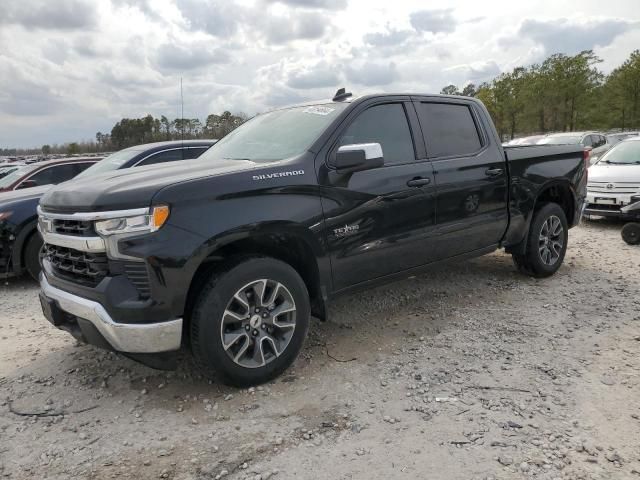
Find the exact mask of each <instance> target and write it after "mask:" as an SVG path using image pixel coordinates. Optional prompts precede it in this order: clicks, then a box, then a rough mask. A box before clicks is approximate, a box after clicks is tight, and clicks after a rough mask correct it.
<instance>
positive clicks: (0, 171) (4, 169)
mask: <svg viewBox="0 0 640 480" xmlns="http://www.w3.org/2000/svg"><path fill="white" fill-rule="evenodd" d="M21 166H22V164H19V163H16V164H13V163H3V164H0V178H4V177H6V176H7V175H9V174H10V173H11V172H13V171H14V170H16V169H17V168H18V167H21Z"/></svg>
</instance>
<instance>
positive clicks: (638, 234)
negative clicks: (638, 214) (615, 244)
mask: <svg viewBox="0 0 640 480" xmlns="http://www.w3.org/2000/svg"><path fill="white" fill-rule="evenodd" d="M634 234H635V238H634V237H632V235H634ZM621 235H622V239H623V240H624V241H625V242H626V243H627V244H629V245H640V223H636V222H630V223H627V224H626V225H624V226H623V227H622V232H621Z"/></svg>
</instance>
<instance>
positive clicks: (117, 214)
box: [38, 205, 150, 221]
mask: <svg viewBox="0 0 640 480" xmlns="http://www.w3.org/2000/svg"><path fill="white" fill-rule="evenodd" d="M149 212H150V209H149V208H134V209H132V210H112V211H110V212H76V213H51V212H45V211H44V210H42V208H41V207H40V206H39V205H38V215H40V216H42V217H46V218H53V219H56V220H86V221H91V220H109V219H111V218H122V217H135V216H137V215H149Z"/></svg>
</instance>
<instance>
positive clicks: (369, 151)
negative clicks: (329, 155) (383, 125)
mask: <svg viewBox="0 0 640 480" xmlns="http://www.w3.org/2000/svg"><path fill="white" fill-rule="evenodd" d="M383 165H384V157H383V155H382V146H381V145H380V144H379V143H357V144H354V145H342V146H341V147H340V148H338V152H337V153H336V158H335V161H334V167H336V170H337V171H338V173H350V172H360V171H362V170H369V169H371V168H377V167H382V166H383Z"/></svg>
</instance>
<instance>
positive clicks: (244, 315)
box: [220, 279, 296, 368]
mask: <svg viewBox="0 0 640 480" xmlns="http://www.w3.org/2000/svg"><path fill="white" fill-rule="evenodd" d="M295 328H296V304H295V301H294V299H293V296H292V295H291V292H289V290H288V289H287V287H285V286H284V285H283V284H281V283H280V282H277V281H275V280H269V279H260V280H255V281H253V282H251V283H249V284H247V285H245V286H244V287H242V288H241V289H239V290H238V291H237V292H236V293H235V295H234V296H233V298H232V299H231V300H230V301H229V303H228V304H227V307H226V309H225V311H224V314H223V317H222V322H221V330H220V335H221V340H222V346H223V348H224V350H225V352H226V353H227V355H228V356H229V357H230V358H231V359H232V360H233V361H234V362H235V363H236V364H237V365H240V366H241V367H245V368H258V367H262V366H264V365H266V364H268V363H269V362H271V361H273V360H275V359H276V358H277V357H279V356H280V355H282V353H283V352H284V351H285V350H286V348H287V346H288V345H289V342H290V341H291V337H292V336H293V332H294V330H295Z"/></svg>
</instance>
